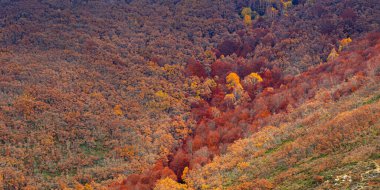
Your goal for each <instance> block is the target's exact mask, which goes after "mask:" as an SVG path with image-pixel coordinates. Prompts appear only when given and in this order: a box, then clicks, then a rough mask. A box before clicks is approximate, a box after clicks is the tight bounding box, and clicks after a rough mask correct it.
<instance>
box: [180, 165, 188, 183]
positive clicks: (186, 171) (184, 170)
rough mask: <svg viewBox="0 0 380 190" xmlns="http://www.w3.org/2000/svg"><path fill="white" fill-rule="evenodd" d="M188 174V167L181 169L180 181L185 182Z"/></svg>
mask: <svg viewBox="0 0 380 190" xmlns="http://www.w3.org/2000/svg"><path fill="white" fill-rule="evenodd" d="M188 173H189V167H187V166H186V167H185V168H184V169H183V172H182V176H181V179H182V181H186V177H187V174H188Z"/></svg>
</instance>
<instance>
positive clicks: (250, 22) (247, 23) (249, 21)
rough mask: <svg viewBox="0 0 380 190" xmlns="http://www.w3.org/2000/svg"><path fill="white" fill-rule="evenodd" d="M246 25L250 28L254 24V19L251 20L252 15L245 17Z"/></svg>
mask: <svg viewBox="0 0 380 190" xmlns="http://www.w3.org/2000/svg"><path fill="white" fill-rule="evenodd" d="M244 24H245V25H247V26H249V25H251V24H252V18H251V15H245V16H244Z"/></svg>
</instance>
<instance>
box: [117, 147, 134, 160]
mask: <svg viewBox="0 0 380 190" xmlns="http://www.w3.org/2000/svg"><path fill="white" fill-rule="evenodd" d="M116 152H117V154H118V155H119V157H122V158H124V159H130V158H132V157H133V156H134V155H135V154H136V152H135V148H134V147H133V146H132V145H126V146H124V147H121V148H118V149H117V150H116Z"/></svg>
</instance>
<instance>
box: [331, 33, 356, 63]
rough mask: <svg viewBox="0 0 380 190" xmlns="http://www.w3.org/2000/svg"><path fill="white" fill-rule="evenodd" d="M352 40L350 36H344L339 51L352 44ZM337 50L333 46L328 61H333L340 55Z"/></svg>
mask: <svg viewBox="0 0 380 190" xmlns="http://www.w3.org/2000/svg"><path fill="white" fill-rule="evenodd" d="M351 42H352V39H351V38H350V37H348V38H344V39H342V40H340V41H339V49H338V52H341V51H342V50H343V48H344V47H346V46H348V44H350V43H351ZM338 52H337V51H336V49H335V48H333V49H332V50H331V52H330V54H329V56H328V57H327V61H331V60H334V59H336V58H337V57H338V56H339V53H338Z"/></svg>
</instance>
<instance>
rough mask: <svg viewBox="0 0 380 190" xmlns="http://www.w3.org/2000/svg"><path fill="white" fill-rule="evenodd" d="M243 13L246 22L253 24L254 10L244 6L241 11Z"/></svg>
mask: <svg viewBox="0 0 380 190" xmlns="http://www.w3.org/2000/svg"><path fill="white" fill-rule="evenodd" d="M241 15H242V16H243V19H244V24H246V25H251V24H252V10H251V8H249V7H244V8H243V10H242V11H241Z"/></svg>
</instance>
